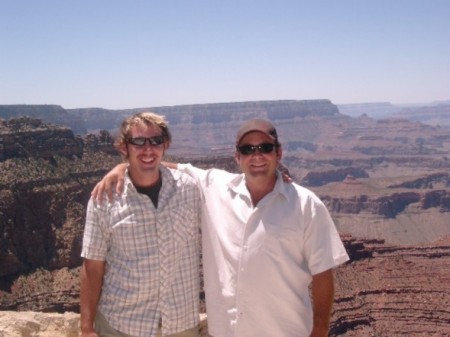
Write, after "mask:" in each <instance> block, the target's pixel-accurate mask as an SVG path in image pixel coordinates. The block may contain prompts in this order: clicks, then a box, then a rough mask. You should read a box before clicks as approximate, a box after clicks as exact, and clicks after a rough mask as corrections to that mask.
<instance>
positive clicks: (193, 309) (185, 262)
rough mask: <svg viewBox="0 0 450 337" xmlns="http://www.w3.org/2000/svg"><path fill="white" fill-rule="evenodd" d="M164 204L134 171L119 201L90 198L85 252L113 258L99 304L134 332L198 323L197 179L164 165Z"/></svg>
mask: <svg viewBox="0 0 450 337" xmlns="http://www.w3.org/2000/svg"><path fill="white" fill-rule="evenodd" d="M161 175H162V187H161V190H160V193H159V200H158V208H157V209H155V207H154V205H153V203H152V202H151V200H150V198H149V197H148V196H146V195H144V194H140V193H138V192H137V191H136V189H135V187H134V186H133V184H132V183H131V181H130V179H129V178H128V176H127V177H126V180H125V190H124V193H123V194H122V195H121V196H116V197H115V199H114V201H113V202H112V203H108V202H106V201H105V202H103V203H102V204H101V205H100V204H98V203H95V202H94V201H93V200H92V199H91V200H90V201H89V205H88V210H87V217H86V226H85V232H84V237H83V249H82V254H81V255H82V256H83V257H84V258H87V259H93V260H102V261H106V271H105V276H104V281H103V287H102V293H101V298H100V303H99V307H98V309H99V310H100V312H101V313H102V314H103V315H104V316H105V318H106V319H107V321H108V323H109V324H110V325H111V326H112V327H114V328H115V329H117V330H119V331H121V332H124V333H126V334H129V335H132V336H141V337H149V336H156V331H157V329H158V324H159V321H160V318H162V323H163V325H162V330H163V333H164V335H166V334H173V333H175V332H179V331H183V330H186V329H189V328H192V327H194V326H196V325H197V324H198V321H199V255H200V246H199V228H200V192H199V190H198V187H197V186H196V184H195V181H194V180H193V179H192V178H191V177H189V176H188V175H186V174H183V173H181V172H179V171H174V170H169V169H166V168H164V167H161Z"/></svg>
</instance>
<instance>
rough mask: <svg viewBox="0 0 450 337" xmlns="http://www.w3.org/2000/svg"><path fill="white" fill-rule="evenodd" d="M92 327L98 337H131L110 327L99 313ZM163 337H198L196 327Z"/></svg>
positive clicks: (157, 336)
mask: <svg viewBox="0 0 450 337" xmlns="http://www.w3.org/2000/svg"><path fill="white" fill-rule="evenodd" d="M94 326H95V331H96V332H97V333H98V335H99V336H100V337H133V336H131V335H127V334H126V333H123V332H120V331H118V330H116V329H114V328H113V327H111V326H110V325H109V323H108V322H107V321H106V319H105V317H104V316H103V315H102V314H101V313H100V312H97V315H96V316H95V321H94ZM155 337H162V333H161V328H158V332H157V333H156V336H155ZM164 337H199V332H198V327H194V328H192V329H188V330H185V331H182V332H177V333H175V334H173V335H166V336H164Z"/></svg>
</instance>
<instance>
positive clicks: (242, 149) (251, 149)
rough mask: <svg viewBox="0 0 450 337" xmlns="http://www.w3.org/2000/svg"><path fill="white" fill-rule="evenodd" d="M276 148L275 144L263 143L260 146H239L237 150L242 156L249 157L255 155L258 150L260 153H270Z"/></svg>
mask: <svg viewBox="0 0 450 337" xmlns="http://www.w3.org/2000/svg"><path fill="white" fill-rule="evenodd" d="M274 147H275V144H272V143H262V144H259V145H248V144H246V145H241V146H237V150H238V151H239V153H240V154H243V155H244V156H248V155H251V154H254V153H255V152H256V150H258V151H259V152H260V153H270V152H272V151H273V148H274Z"/></svg>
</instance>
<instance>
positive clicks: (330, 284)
mask: <svg viewBox="0 0 450 337" xmlns="http://www.w3.org/2000/svg"><path fill="white" fill-rule="evenodd" d="M311 290H312V302H313V330H312V333H311V335H310V337H327V336H328V330H329V325H330V319H331V312H332V308H333V301H334V275H333V270H332V269H329V270H327V271H324V272H322V273H319V274H317V275H314V276H313V281H312V289H311Z"/></svg>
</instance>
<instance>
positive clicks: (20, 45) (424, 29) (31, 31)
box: [0, 0, 450, 109]
mask: <svg viewBox="0 0 450 337" xmlns="http://www.w3.org/2000/svg"><path fill="white" fill-rule="evenodd" d="M319 98H326V99H330V100H331V101H332V102H333V103H336V104H343V103H360V102H379V101H389V102H392V103H415V102H420V103H422V102H431V101H436V100H448V99H450V1H449V0H420V1H419V0H373V1H364V0H353V1H345V0H333V1H331V0H329V1H321V0H310V1H301V0H292V1H287V0H286V1H284V0H271V1H268V0H254V1H246V0H239V1H234V0H220V1H219V0H201V1H200V0H173V1H171V0H160V1H156V0H155V1H151V0H147V1H143V0H122V1H119V0H71V1H70V0H66V1H64V0H28V1H26V0H0V104H58V105H62V106H63V107H64V108H81V107H104V108H111V109H119V108H136V107H152V106H162V105H179V104H196V103H217V102H238V101H252V100H278V99H298V100H303V99H319Z"/></svg>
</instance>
